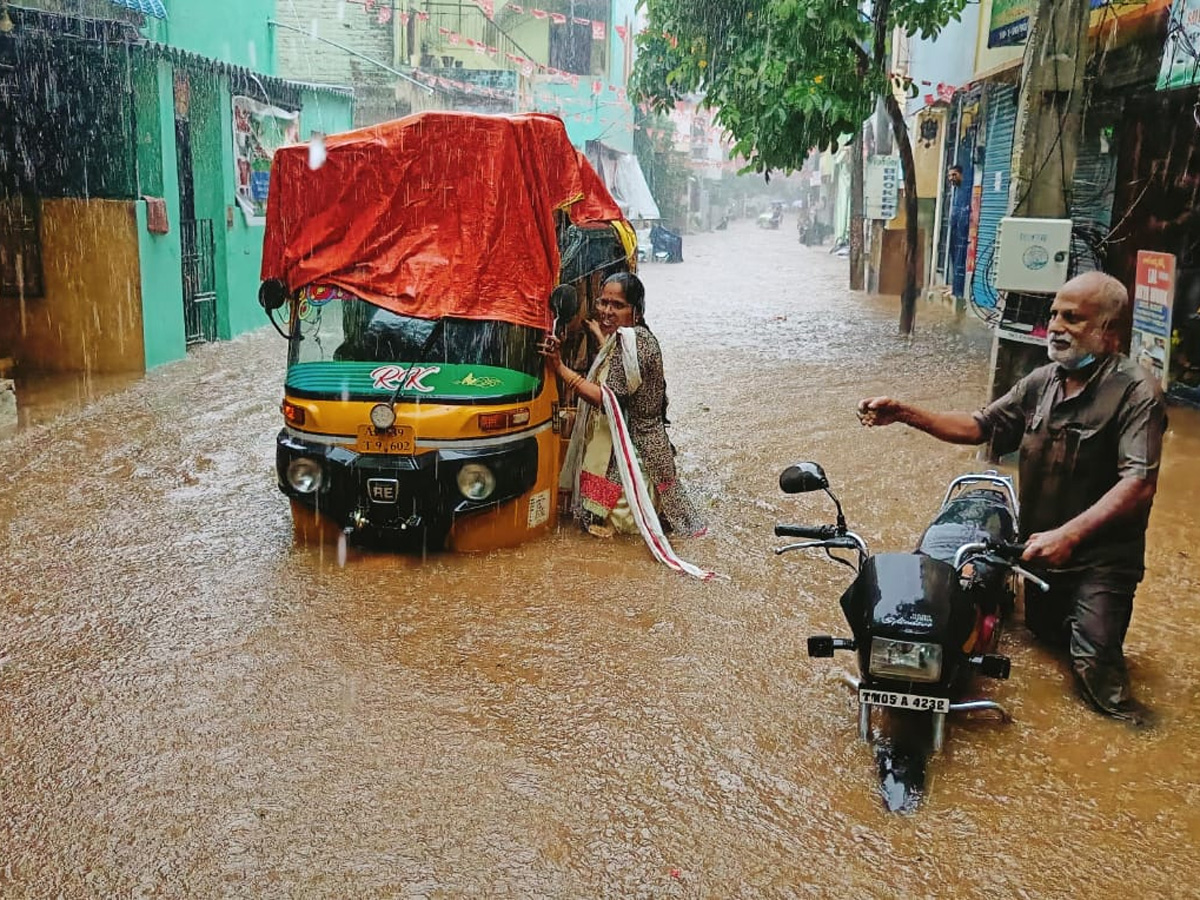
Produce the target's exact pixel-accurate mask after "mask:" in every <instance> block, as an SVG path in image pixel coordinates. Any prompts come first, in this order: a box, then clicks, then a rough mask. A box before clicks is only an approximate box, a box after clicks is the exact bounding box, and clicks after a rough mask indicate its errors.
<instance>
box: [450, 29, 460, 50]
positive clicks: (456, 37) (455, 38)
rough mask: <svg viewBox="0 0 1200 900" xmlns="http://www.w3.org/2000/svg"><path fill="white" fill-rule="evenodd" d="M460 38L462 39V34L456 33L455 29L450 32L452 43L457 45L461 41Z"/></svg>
mask: <svg viewBox="0 0 1200 900" xmlns="http://www.w3.org/2000/svg"><path fill="white" fill-rule="evenodd" d="M460 40H462V37H461V36H460V35H457V34H455V33H454V32H453V31H451V32H450V43H452V44H454V45H455V46H457V45H458V42H459V41H460Z"/></svg>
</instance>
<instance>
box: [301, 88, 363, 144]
mask: <svg viewBox="0 0 1200 900" xmlns="http://www.w3.org/2000/svg"><path fill="white" fill-rule="evenodd" d="M300 103H301V107H300V137H301V138H302V139H304V140H308V139H309V138H310V137H312V133H313V132H314V131H320V132H321V133H323V134H337V133H338V132H339V131H349V130H350V129H351V128H353V127H354V101H353V100H352V99H351V98H350V97H341V96H337V95H334V94H328V93H325V92H317V91H304V92H303V93H301V95H300Z"/></svg>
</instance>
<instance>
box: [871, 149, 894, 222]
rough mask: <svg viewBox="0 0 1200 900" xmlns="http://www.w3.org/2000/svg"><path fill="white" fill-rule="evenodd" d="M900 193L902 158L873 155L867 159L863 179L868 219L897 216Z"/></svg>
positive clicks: (885, 218) (888, 218)
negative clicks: (865, 172)
mask: <svg viewBox="0 0 1200 900" xmlns="http://www.w3.org/2000/svg"><path fill="white" fill-rule="evenodd" d="M899 195H900V158H899V157H898V156H872V157H869V158H868V159H867V174H866V177H865V178H864V179H863V206H864V207H865V214H866V217H867V218H868V219H884V220H890V219H894V218H895V217H896V206H897V203H898V201H899Z"/></svg>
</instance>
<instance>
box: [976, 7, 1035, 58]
mask: <svg viewBox="0 0 1200 900" xmlns="http://www.w3.org/2000/svg"><path fill="white" fill-rule="evenodd" d="M1032 8H1033V2H1032V0H993V3H992V19H991V22H990V23H989V24H988V44H987V45H988V46H989V47H1012V46H1014V45H1016V44H1023V43H1025V38H1026V37H1027V36H1028V35H1029V12H1030V10H1031V9H1032Z"/></svg>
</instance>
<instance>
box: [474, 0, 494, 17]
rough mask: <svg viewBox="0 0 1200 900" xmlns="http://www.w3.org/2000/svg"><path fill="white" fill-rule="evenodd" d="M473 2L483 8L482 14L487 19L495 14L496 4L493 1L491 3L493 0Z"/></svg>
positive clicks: (476, 0)
mask: <svg viewBox="0 0 1200 900" xmlns="http://www.w3.org/2000/svg"><path fill="white" fill-rule="evenodd" d="M475 2H476V3H477V4H478V6H479V8H480V9H482V10H483V14H484V15H485V16H487V17H488V18H489V19H490V18H491V17H492V16H493V15H495V13H496V6H495V3H493V0H475Z"/></svg>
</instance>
